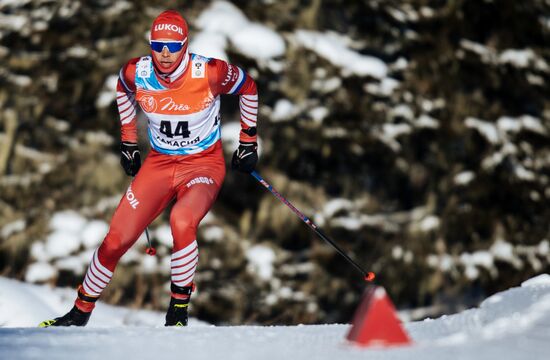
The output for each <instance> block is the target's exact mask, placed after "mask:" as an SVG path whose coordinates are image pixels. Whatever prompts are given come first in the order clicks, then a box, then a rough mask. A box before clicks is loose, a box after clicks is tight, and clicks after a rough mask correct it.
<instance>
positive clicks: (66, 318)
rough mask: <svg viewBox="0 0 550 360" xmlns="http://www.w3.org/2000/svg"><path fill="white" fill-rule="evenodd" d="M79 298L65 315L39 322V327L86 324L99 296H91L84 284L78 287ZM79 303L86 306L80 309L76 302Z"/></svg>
mask: <svg viewBox="0 0 550 360" xmlns="http://www.w3.org/2000/svg"><path fill="white" fill-rule="evenodd" d="M77 294H78V298H77V299H76V301H75V305H74V306H73V308H72V309H71V311H69V312H68V313H66V314H65V315H63V316H61V317H58V318H55V319H53V320H45V321H42V322H41V323H40V324H38V327H50V326H86V324H87V323H88V320H90V315H91V314H92V310H93V308H94V306H95V302H96V301H97V299H98V298H97V297H95V296H89V295H87V294H86V293H85V292H84V289H83V288H82V285H81V286H79V287H78V291H77ZM77 303H78V304H79V305H80V307H82V308H84V310H89V311H82V310H80V309H79V308H78V307H77V306H76V304H77Z"/></svg>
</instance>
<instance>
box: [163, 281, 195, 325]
mask: <svg viewBox="0 0 550 360" xmlns="http://www.w3.org/2000/svg"><path fill="white" fill-rule="evenodd" d="M193 288H194V286H184V287H181V286H176V285H174V284H172V285H171V287H170V289H171V290H172V297H171V298H170V305H169V306H168V311H167V312H166V323H165V324H164V326H178V327H182V326H187V321H188V319H187V318H188V315H187V308H188V306H189V300H190V299H191V293H192V292H193Z"/></svg>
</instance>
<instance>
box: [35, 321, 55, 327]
mask: <svg viewBox="0 0 550 360" xmlns="http://www.w3.org/2000/svg"><path fill="white" fill-rule="evenodd" d="M54 323H55V320H46V321H42V322H41V323H40V324H38V327H39V328H46V327H50V326H52V325H53V324H54Z"/></svg>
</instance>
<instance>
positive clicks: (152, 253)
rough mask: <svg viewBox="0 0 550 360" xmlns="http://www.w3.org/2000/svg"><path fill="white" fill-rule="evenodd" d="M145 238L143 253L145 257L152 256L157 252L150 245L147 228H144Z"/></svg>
mask: <svg viewBox="0 0 550 360" xmlns="http://www.w3.org/2000/svg"><path fill="white" fill-rule="evenodd" d="M145 236H146V237H147V249H146V250H145V253H146V254H147V255H151V256H154V255H155V254H156V253H157V250H156V249H155V248H154V247H153V245H151V238H150V237H149V226H147V227H146V228H145Z"/></svg>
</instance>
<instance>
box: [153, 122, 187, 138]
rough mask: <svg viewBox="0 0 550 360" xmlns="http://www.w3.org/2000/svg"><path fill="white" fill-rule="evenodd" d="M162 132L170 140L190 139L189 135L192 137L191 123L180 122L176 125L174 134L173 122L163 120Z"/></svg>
mask: <svg viewBox="0 0 550 360" xmlns="http://www.w3.org/2000/svg"><path fill="white" fill-rule="evenodd" d="M160 132H161V133H163V134H164V135H166V136H167V137H169V138H173V137H174V136H181V137H183V138H188V137H189V135H191V132H190V131H189V123H188V122H187V121H178V123H177V124H176V130H175V131H174V132H172V122H171V121H168V120H162V121H161V122H160Z"/></svg>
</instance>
